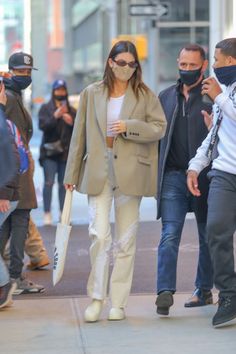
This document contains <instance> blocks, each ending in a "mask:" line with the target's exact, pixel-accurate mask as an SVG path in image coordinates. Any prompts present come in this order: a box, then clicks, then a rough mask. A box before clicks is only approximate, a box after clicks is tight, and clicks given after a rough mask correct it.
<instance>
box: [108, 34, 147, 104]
mask: <svg viewBox="0 0 236 354" xmlns="http://www.w3.org/2000/svg"><path fill="white" fill-rule="evenodd" d="M120 53H130V54H132V55H133V57H134V60H135V62H136V63H137V64H138V66H137V68H136V70H135V72H134V73H133V75H132V77H131V78H130V79H129V82H130V84H131V86H132V89H133V91H134V94H135V96H136V97H137V98H138V96H139V93H140V91H141V92H142V91H148V87H147V86H146V85H145V84H144V82H143V81H142V69H141V65H140V62H139V59H138V54H137V50H136V47H135V45H134V44H133V43H132V42H130V41H119V42H117V43H116V44H114V46H113V47H112V49H111V51H110V53H109V56H108V58H107V62H106V66H105V71H104V75H103V83H104V84H105V85H106V86H107V88H108V93H109V95H110V94H111V93H112V91H113V88H114V80H115V76H114V74H113V71H112V69H111V67H110V65H109V63H108V61H109V59H110V58H111V59H115V58H116V56H117V55H118V54H120Z"/></svg>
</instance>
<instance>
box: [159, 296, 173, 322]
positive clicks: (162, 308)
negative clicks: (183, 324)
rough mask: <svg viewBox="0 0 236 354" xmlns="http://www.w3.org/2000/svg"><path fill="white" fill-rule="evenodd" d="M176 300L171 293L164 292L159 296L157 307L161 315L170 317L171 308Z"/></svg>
mask: <svg viewBox="0 0 236 354" xmlns="http://www.w3.org/2000/svg"><path fill="white" fill-rule="evenodd" d="M173 303H174V299H173V294H172V292H171V291H163V292H162V293H160V294H159V295H158V296H157V299H156V302H155V304H156V306H157V313H158V314H159V315H165V316H167V315H169V308H170V307H171V306H172V305H173Z"/></svg>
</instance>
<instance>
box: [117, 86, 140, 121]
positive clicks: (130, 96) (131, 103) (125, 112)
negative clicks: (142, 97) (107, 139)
mask: <svg viewBox="0 0 236 354" xmlns="http://www.w3.org/2000/svg"><path fill="white" fill-rule="evenodd" d="M136 104H137V98H136V96H135V94H134V92H133V89H132V87H131V85H130V84H129V85H128V87H127V90H126V93H125V97H124V101H123V104H122V107H121V111H120V115H119V119H128V118H130V117H131V115H132V112H133V110H134V108H135V105H136Z"/></svg>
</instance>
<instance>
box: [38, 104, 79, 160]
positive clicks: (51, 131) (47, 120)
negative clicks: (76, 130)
mask: <svg viewBox="0 0 236 354" xmlns="http://www.w3.org/2000/svg"><path fill="white" fill-rule="evenodd" d="M56 109H57V107H56V105H55V102H54V100H53V98H51V100H50V101H49V102H48V103H45V104H43V105H42V106H41V108H40V110H39V129H41V130H42V131H43V137H42V143H41V146H40V157H39V161H40V163H42V160H43V159H45V158H46V155H45V148H44V146H43V145H44V144H45V143H51V142H55V141H57V140H61V143H62V146H63V149H64V152H63V153H62V154H60V155H57V156H54V157H50V158H52V159H56V160H58V159H59V160H62V161H66V160H67V156H68V151H69V147H70V139H71V135H72V131H73V126H70V125H68V124H66V123H65V122H64V120H63V119H55V118H54V116H53V114H54V112H55V111H56ZM68 113H69V114H70V115H71V116H72V118H73V119H75V116H76V110H75V109H74V108H73V107H71V106H70V105H69V104H68Z"/></svg>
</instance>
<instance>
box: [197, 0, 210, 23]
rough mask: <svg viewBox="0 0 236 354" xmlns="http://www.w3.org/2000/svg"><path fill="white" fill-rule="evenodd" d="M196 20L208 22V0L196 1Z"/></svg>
mask: <svg viewBox="0 0 236 354" xmlns="http://www.w3.org/2000/svg"><path fill="white" fill-rule="evenodd" d="M196 20H197V21H209V0H207V1H206V0H197V1H196Z"/></svg>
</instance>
